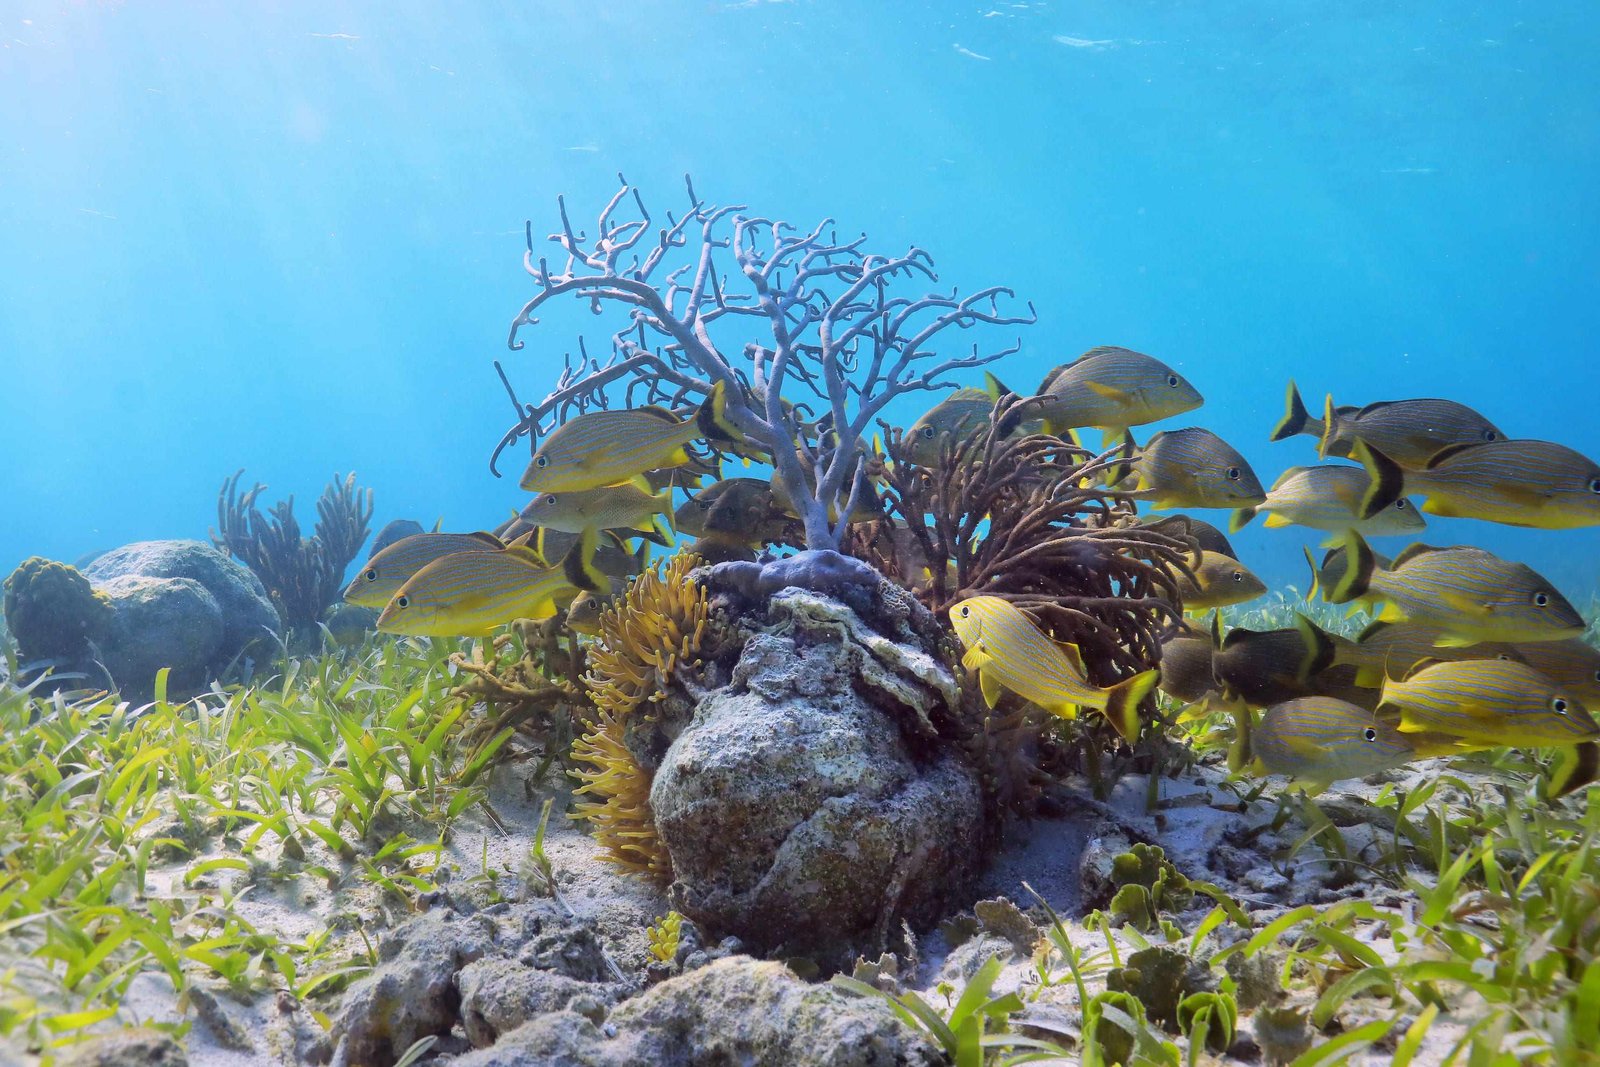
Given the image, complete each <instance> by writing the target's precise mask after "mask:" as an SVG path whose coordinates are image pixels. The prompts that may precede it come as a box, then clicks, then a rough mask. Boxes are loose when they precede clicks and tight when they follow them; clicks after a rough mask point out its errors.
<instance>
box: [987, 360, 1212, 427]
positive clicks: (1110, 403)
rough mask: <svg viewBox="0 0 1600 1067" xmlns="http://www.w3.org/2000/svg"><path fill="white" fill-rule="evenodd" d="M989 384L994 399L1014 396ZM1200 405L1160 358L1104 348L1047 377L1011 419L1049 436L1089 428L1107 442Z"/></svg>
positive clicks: (1181, 378) (991, 379) (998, 385)
mask: <svg viewBox="0 0 1600 1067" xmlns="http://www.w3.org/2000/svg"><path fill="white" fill-rule="evenodd" d="M988 384H989V393H990V395H991V396H993V397H999V396H1002V395H1004V394H1005V393H1009V392H1012V390H1010V389H1007V388H1006V387H1005V386H1004V385H1002V384H1001V383H1000V381H999V380H998V379H997V378H995V377H994V376H993V375H989V376H988ZM1017 395H1018V396H1022V395H1023V394H1020V393H1019V394H1017ZM1203 402H1204V401H1203V400H1202V398H1201V396H1200V392H1199V390H1197V389H1195V387H1194V386H1192V385H1190V384H1189V381H1188V379H1186V378H1185V377H1184V376H1183V375H1181V374H1179V373H1178V372H1177V371H1175V370H1173V369H1172V368H1171V367H1169V366H1167V365H1166V364H1165V363H1163V362H1161V361H1160V360H1159V359H1156V358H1154V357H1152V356H1147V355H1145V354H1144V353H1143V352H1135V351H1133V350H1132V349H1128V348H1117V347H1115V346H1110V345H1107V346H1102V347H1100V348H1091V349H1089V351H1087V352H1085V353H1084V354H1083V355H1081V356H1079V357H1078V358H1077V359H1075V360H1073V361H1072V362H1071V363H1067V364H1063V365H1062V366H1060V367H1057V368H1055V369H1054V370H1052V371H1051V372H1050V373H1049V374H1047V375H1045V378H1044V381H1043V382H1041V383H1040V384H1039V391H1038V392H1037V393H1036V394H1035V395H1033V396H1031V397H1027V398H1026V399H1025V400H1024V401H1023V402H1022V403H1021V404H1018V405H1017V406H1016V407H1014V408H1012V409H1011V412H1010V416H1009V417H1010V419H1012V420H1017V421H1021V420H1023V419H1031V418H1037V419H1042V420H1043V423H1044V425H1043V429H1044V432H1045V433H1049V434H1061V433H1063V432H1064V431H1068V430H1073V429H1076V428H1078V427H1080V426H1090V427H1094V428H1096V429H1099V430H1100V431H1101V432H1102V433H1104V434H1106V435H1107V436H1108V437H1110V436H1116V435H1120V434H1122V433H1125V432H1126V431H1127V429H1128V427H1130V426H1143V425H1145V424H1146V423H1151V422H1159V421H1160V420H1162V419H1169V418H1172V417H1173V416H1174V415H1181V414H1183V413H1184V412H1186V411H1193V410H1194V409H1195V408H1197V407H1199V406H1200V405H1201V404H1202V403H1203ZM1000 429H1001V430H1002V431H1007V432H1008V431H1009V430H1010V426H1009V425H1008V424H1004V423H1003V424H1002V425H1001V427H1000Z"/></svg>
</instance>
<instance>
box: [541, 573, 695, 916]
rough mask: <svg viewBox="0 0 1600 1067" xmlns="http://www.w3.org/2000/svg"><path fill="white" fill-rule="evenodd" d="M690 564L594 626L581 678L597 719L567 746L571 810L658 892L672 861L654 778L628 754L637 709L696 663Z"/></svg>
mask: <svg viewBox="0 0 1600 1067" xmlns="http://www.w3.org/2000/svg"><path fill="white" fill-rule="evenodd" d="M699 562H700V561H699V559H698V557H696V556H693V555H690V554H688V553H679V554H677V555H675V556H673V557H672V558H671V559H670V560H668V561H667V562H666V563H665V564H664V565H662V564H658V565H657V567H656V568H655V569H653V570H648V571H646V572H644V573H643V574H641V575H640V576H639V577H637V578H635V579H634V580H633V582H632V583H630V585H629V586H628V590H627V592H626V593H625V594H624V595H623V597H622V600H621V602H620V603H618V604H617V605H616V606H615V607H614V608H609V609H607V610H606V611H605V612H604V613H603V614H602V615H601V618H600V635H599V637H598V638H597V639H596V641H595V643H594V645H593V646H592V647H591V649H590V652H589V673H588V675H587V676H586V677H585V682H586V684H587V686H588V692H589V697H590V699H591V700H593V701H594V705H595V719H594V721H593V722H592V723H590V725H589V728H588V729H587V730H586V731H585V732H584V735H583V736H582V737H580V738H579V739H578V740H577V741H576V742H574V743H573V746H572V758H573V762H574V763H575V764H576V765H577V766H576V769H574V770H573V771H572V775H573V777H574V778H576V779H578V781H579V782H581V783H582V784H581V785H580V786H579V787H578V789H577V790H576V792H577V793H578V794H579V795H581V796H586V797H590V798H592V799H589V800H586V801H583V802H581V803H579V804H577V805H576V806H575V807H574V811H573V813H574V814H575V815H577V816H578V817H580V818H583V819H586V820H588V822H589V824H590V826H591V827H592V829H593V833H594V836H595V839H596V840H598V841H599V842H600V844H601V845H602V846H603V847H604V848H605V850H606V858H607V859H608V860H610V861H611V862H612V863H614V864H616V865H618V866H619V867H621V868H623V869H624V870H626V871H630V872H632V873H635V874H642V875H646V876H648V877H650V878H652V879H654V880H656V881H658V882H660V883H661V884H663V885H665V884H666V883H667V882H669V881H671V880H672V860H671V858H670V857H669V856H668V855H667V850H666V848H665V846H663V845H662V844H661V841H660V839H659V837H658V836H657V834H656V824H655V815H654V813H653V812H652V811H651V809H650V785H651V781H652V778H653V775H654V772H653V770H652V769H651V768H648V767H646V766H644V764H643V763H642V762H641V761H640V759H639V757H638V756H637V755H636V754H635V753H634V752H633V751H632V750H631V749H630V748H629V747H628V743H627V741H628V736H629V726H630V724H631V723H633V722H634V721H636V720H638V719H640V718H641V717H646V716H645V713H642V712H641V711H640V707H641V705H648V704H650V703H652V702H654V701H656V700H659V699H661V698H662V697H663V696H664V695H665V694H664V687H665V686H666V684H667V682H668V680H669V679H670V678H671V677H672V675H673V672H674V671H675V670H677V669H678V668H679V667H680V666H689V667H693V666H697V665H698V661H697V660H696V659H695V658H694V657H695V654H696V652H697V651H698V650H699V648H700V641H701V639H702V638H703V637H704V636H705V628H706V624H707V621H708V620H709V617H710V612H709V608H708V606H707V602H706V591H705V588H704V587H703V586H702V585H701V584H700V583H699V582H696V581H694V580H692V579H691V578H690V572H691V571H692V570H693V569H694V568H695V567H696V566H697V565H698V564H699Z"/></svg>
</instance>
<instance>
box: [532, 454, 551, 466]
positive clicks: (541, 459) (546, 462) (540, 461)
mask: <svg viewBox="0 0 1600 1067" xmlns="http://www.w3.org/2000/svg"><path fill="white" fill-rule="evenodd" d="M533 465H534V466H535V467H540V468H543V467H548V466H550V457H549V456H534V457H533Z"/></svg>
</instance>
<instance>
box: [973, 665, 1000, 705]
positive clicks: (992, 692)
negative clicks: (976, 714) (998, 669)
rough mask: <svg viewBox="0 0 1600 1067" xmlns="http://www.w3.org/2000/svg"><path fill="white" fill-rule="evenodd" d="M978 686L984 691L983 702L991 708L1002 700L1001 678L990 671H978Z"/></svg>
mask: <svg viewBox="0 0 1600 1067" xmlns="http://www.w3.org/2000/svg"><path fill="white" fill-rule="evenodd" d="M978 687H979V688H980V689H981V690H982V691H983V702H984V703H985V704H987V705H989V706H990V707H991V708H992V707H994V706H995V705H996V704H998V703H999V702H1000V690H1001V685H1000V681H999V679H997V678H996V677H995V676H994V675H993V674H990V673H989V672H988V671H979V672H978Z"/></svg>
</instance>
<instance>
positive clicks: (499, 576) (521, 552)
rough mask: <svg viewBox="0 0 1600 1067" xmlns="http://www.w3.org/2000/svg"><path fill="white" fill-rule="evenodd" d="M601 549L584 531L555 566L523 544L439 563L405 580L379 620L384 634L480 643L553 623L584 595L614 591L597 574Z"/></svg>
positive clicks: (460, 554) (591, 533) (456, 556)
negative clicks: (534, 623) (520, 623)
mask: <svg viewBox="0 0 1600 1067" xmlns="http://www.w3.org/2000/svg"><path fill="white" fill-rule="evenodd" d="M595 543H596V534H595V533H594V531H592V530H591V531H589V532H587V533H585V534H584V535H583V537H582V538H581V539H580V540H579V543H578V544H577V545H576V546H574V548H573V549H572V551H571V552H569V553H568V554H567V557H566V558H565V559H564V560H562V562H561V565H560V566H556V567H550V566H546V565H545V562H544V560H542V559H541V558H540V557H539V554H538V553H537V552H535V551H534V550H533V549H531V548H528V547H526V546H524V545H516V546H512V547H509V548H506V549H504V550H503V551H500V552H457V553H455V554H453V555H449V556H443V557H440V558H439V559H436V560H434V561H433V562H432V563H429V564H428V565H427V566H425V567H423V568H422V569H421V570H419V571H417V573H416V574H413V575H412V576H411V577H410V578H409V579H407V580H406V583H405V584H404V585H402V586H401V587H400V589H399V591H398V592H397V593H395V595H394V598H393V599H392V600H390V601H389V603H388V606H386V607H385V608H384V609H383V614H381V615H379V616H378V629H379V630H382V631H383V632H385V633H392V634H412V635H415V636H420V637H482V636H485V635H487V634H490V633H493V632H494V630H495V628H496V627H498V626H502V625H504V624H505V623H508V622H510V621H512V620H513V619H548V618H550V617H551V616H552V615H554V614H555V613H556V611H557V610H558V609H559V607H560V606H561V605H562V604H564V603H566V602H567V601H569V600H571V599H572V597H573V596H574V595H575V594H576V593H577V592H578V591H579V590H582V589H589V590H597V589H607V588H609V583H608V581H607V579H606V577H605V575H603V574H601V573H600V572H599V571H597V570H595V569H594V564H593V559H594V550H595Z"/></svg>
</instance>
